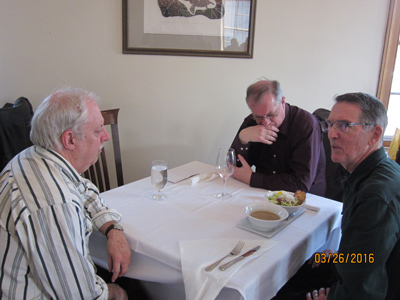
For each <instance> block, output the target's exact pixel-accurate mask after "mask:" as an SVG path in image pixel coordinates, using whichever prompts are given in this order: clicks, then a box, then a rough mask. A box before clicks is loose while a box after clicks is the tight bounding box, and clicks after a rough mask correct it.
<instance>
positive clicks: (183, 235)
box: [90, 162, 342, 300]
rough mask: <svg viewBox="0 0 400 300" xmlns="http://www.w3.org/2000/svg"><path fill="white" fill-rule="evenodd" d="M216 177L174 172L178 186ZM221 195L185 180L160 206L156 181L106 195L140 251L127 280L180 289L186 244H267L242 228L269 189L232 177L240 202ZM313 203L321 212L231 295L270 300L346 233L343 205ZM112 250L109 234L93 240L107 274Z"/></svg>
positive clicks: (313, 199)
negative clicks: (248, 206)
mask: <svg viewBox="0 0 400 300" xmlns="http://www.w3.org/2000/svg"><path fill="white" fill-rule="evenodd" d="M214 171H215V168H214V167H213V166H211V165H207V164H203V163H200V162H192V163H189V164H186V165H184V166H181V167H178V168H176V169H172V170H169V171H168V172H169V176H170V177H172V178H174V181H178V179H179V176H182V178H186V177H188V176H190V175H194V174H197V173H209V172H214ZM222 188H223V184H222V179H220V178H216V179H214V180H211V181H207V182H200V183H197V184H195V185H191V184H190V183H189V181H188V180H183V181H180V182H178V183H175V184H173V183H168V184H167V185H166V187H165V188H164V190H163V192H164V193H165V194H166V195H167V197H168V198H167V200H165V201H154V200H150V199H149V198H148V196H149V195H150V194H151V193H153V192H154V187H153V186H152V185H151V181H150V178H145V179H142V180H139V181H136V182H133V183H130V184H127V185H125V186H122V187H119V188H117V189H113V190H110V191H107V192H105V193H103V194H102V196H103V198H104V199H105V201H106V203H107V205H109V206H110V207H112V208H115V209H117V210H118V211H120V212H121V213H122V222H121V224H122V225H123V227H124V228H125V234H126V236H127V239H128V242H129V244H130V246H131V248H132V250H133V251H134V252H133V257H132V263H131V266H130V270H129V273H128V274H127V276H129V277H132V278H136V279H141V280H145V281H153V282H158V283H163V284H171V287H172V286H174V285H175V286H176V285H177V284H182V283H183V277H182V267H181V252H180V247H179V243H180V242H184V241H198V240H210V239H215V240H219V239H223V238H229V239H235V240H239V239H244V240H249V239H254V240H262V239H267V238H266V237H263V236H260V235H258V234H255V233H252V232H249V231H246V230H244V229H241V228H238V227H237V224H238V223H239V222H240V221H241V220H243V218H245V217H246V215H245V213H244V207H245V206H246V204H248V203H251V202H255V201H265V200H264V197H263V196H264V194H265V190H262V189H255V188H250V187H249V186H248V185H246V184H243V183H241V182H239V181H237V180H235V179H233V178H229V179H228V181H227V191H229V192H230V193H232V194H233V198H232V199H229V200H218V199H217V198H215V197H213V195H214V194H215V193H217V192H220V191H221V190H222ZM307 203H308V204H311V205H314V206H318V207H320V208H321V210H320V211H319V212H315V211H306V212H305V213H304V214H303V215H301V216H300V217H298V218H297V219H296V220H294V221H293V222H292V223H290V224H289V225H288V226H287V227H286V228H284V229H283V230H282V231H280V232H278V233H277V234H276V235H275V236H273V237H272V238H271V240H274V241H277V242H278V243H277V244H276V245H275V246H274V247H273V248H271V249H270V250H269V251H267V252H266V253H264V254H263V255H261V256H259V257H257V259H254V260H252V261H250V262H249V263H248V264H245V265H244V266H243V267H242V268H240V270H239V271H238V272H236V273H235V274H234V276H232V277H231V278H230V279H229V280H228V282H227V283H226V285H225V286H226V287H227V288H231V289H234V290H237V291H238V292H239V293H240V294H241V296H242V297H243V298H244V299H249V300H253V299H260V300H261V299H262V300H265V299H269V298H271V297H273V296H274V295H275V293H276V292H277V291H278V290H279V289H280V287H281V286H282V285H283V284H284V283H285V282H286V281H287V280H288V279H289V278H290V277H291V276H292V275H293V274H294V273H295V272H296V271H297V269H298V268H299V267H300V266H301V265H302V264H303V262H304V261H305V260H306V259H308V258H309V257H310V256H311V255H312V254H313V253H314V252H315V251H316V250H317V249H319V248H320V247H322V246H323V245H324V244H325V243H326V242H327V241H328V239H329V237H330V233H331V231H332V230H333V229H335V228H338V227H340V220H341V217H340V213H341V210H342V204H341V203H339V202H336V201H332V200H329V199H326V198H323V197H319V196H315V195H311V194H308V195H307ZM339 237H340V234H335V235H334V238H335V239H334V240H330V241H329V242H330V244H331V246H332V245H333V247H336V246H337V243H338V238H339ZM105 245H106V239H105V237H104V236H103V235H101V234H99V233H94V234H93V235H92V238H91V242H90V251H91V254H92V256H93V259H94V261H95V262H96V263H97V264H99V265H101V266H103V267H106V266H107V264H106V261H107V260H106V253H105ZM335 250H336V249H335ZM221 254H222V256H223V255H225V254H226V253H221ZM211 262H212V260H210V263H211Z"/></svg>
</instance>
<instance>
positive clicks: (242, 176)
mask: <svg viewBox="0 0 400 300" xmlns="http://www.w3.org/2000/svg"><path fill="white" fill-rule="evenodd" d="M238 158H239V160H240V162H241V163H242V167H241V168H239V167H235V172H233V175H232V176H233V177H234V178H236V179H237V180H240V181H242V182H244V183H247V184H250V179H251V174H253V170H252V169H251V167H250V165H249V164H248V163H247V161H246V160H245V159H244V157H243V156H241V155H240V154H239V155H238Z"/></svg>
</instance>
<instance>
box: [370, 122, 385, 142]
mask: <svg viewBox="0 0 400 300" xmlns="http://www.w3.org/2000/svg"><path fill="white" fill-rule="evenodd" d="M373 130H374V133H373V135H372V137H371V142H372V143H373V144H376V143H378V142H379V141H380V140H381V136H382V135H383V128H382V126H380V125H375V126H374V129H373Z"/></svg>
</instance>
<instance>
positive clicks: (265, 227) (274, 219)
mask: <svg viewBox="0 0 400 300" xmlns="http://www.w3.org/2000/svg"><path fill="white" fill-rule="evenodd" d="M245 212H246V214H247V219H248V220H249V222H250V225H251V227H253V228H254V229H257V230H260V231H271V230H274V229H275V228H276V227H278V226H279V225H280V224H281V223H282V222H283V221H284V220H286V219H287V217H288V216H289V213H288V211H287V210H286V209H284V208H283V207H280V206H278V205H274V204H272V203H266V202H257V203H251V204H248V205H247V206H246V208H245Z"/></svg>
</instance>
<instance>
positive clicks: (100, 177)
mask: <svg viewBox="0 0 400 300" xmlns="http://www.w3.org/2000/svg"><path fill="white" fill-rule="evenodd" d="M118 113H119V108H116V109H109V110H103V111H102V112H101V114H102V115H103V118H104V125H105V126H108V125H109V126H111V139H112V144H113V152H114V155H113V156H114V161H115V171H116V175H117V185H118V186H121V185H123V184H124V177H123V172H122V160H121V148H120V143H119V132H118ZM84 176H85V177H86V178H88V179H90V180H91V181H92V182H93V183H94V184H95V185H96V186H97V187H98V188H99V191H100V192H104V191H108V190H110V189H111V184H110V175H109V171H108V166H107V159H106V154H105V148H103V151H102V152H101V154H100V155H99V159H98V161H97V162H96V164H95V165H94V166H91V167H90V168H89V170H88V171H86V172H85V173H84Z"/></svg>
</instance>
